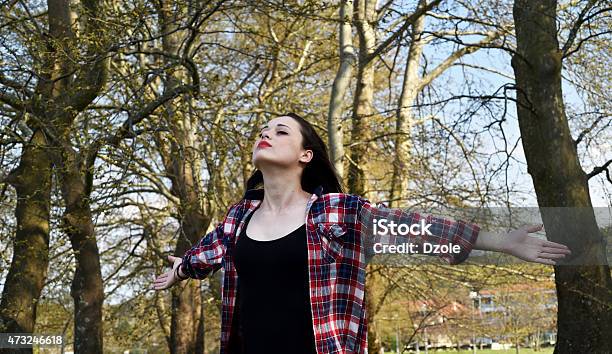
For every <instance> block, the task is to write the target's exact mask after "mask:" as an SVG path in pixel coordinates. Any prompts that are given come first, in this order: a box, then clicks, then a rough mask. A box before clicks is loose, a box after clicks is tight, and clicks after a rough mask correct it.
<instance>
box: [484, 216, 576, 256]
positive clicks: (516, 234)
mask: <svg viewBox="0 0 612 354" xmlns="http://www.w3.org/2000/svg"><path fill="white" fill-rule="evenodd" d="M543 228H544V225H542V224H540V225H532V226H523V227H520V228H518V229H516V230H513V231H510V232H509V233H507V234H503V233H492V232H487V231H481V232H480V234H479V235H478V238H477V239H476V244H475V245H474V249H479V250H485V251H495V252H502V253H507V254H509V255H512V256H515V257H517V258H520V259H522V260H524V261H528V262H534V263H542V264H549V265H555V264H556V262H555V259H561V258H563V257H565V256H566V255H568V254H571V253H572V252H571V251H570V249H569V248H568V247H567V246H566V245H563V244H561V243H556V242H552V241H548V240H543V239H540V238H537V237H533V236H529V233H532V232H538V231H540V230H542V229H543Z"/></svg>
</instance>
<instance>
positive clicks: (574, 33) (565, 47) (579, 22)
mask: <svg viewBox="0 0 612 354" xmlns="http://www.w3.org/2000/svg"><path fill="white" fill-rule="evenodd" d="M597 2H598V0H589V1H588V2H587V4H586V6H585V7H584V8H583V9H582V11H580V14H579V15H578V19H577V20H576V22H574V25H573V26H572V29H571V30H570V33H569V36H568V37H567V42H565V44H564V45H563V49H562V50H561V51H562V53H563V57H565V56H566V55H567V53H568V51H569V49H570V48H571V46H572V45H573V44H574V40H575V39H576V36H577V35H578V31H579V30H580V27H581V26H582V24H583V23H584V22H586V21H587V19H588V18H591V17H592V16H589V17H588V18H587V17H586V15H587V13H588V12H589V11H591V9H592V8H593V6H595V4H596V3H597Z"/></svg>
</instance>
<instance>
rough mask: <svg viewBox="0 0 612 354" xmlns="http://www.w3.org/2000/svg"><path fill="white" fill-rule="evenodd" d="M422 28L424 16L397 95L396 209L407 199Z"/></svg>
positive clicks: (418, 23) (412, 39)
mask: <svg viewBox="0 0 612 354" xmlns="http://www.w3.org/2000/svg"><path fill="white" fill-rule="evenodd" d="M425 5H426V2H425V0H419V5H418V7H419V8H422V7H424V6H425ZM424 28H425V15H421V16H419V17H418V19H417V20H416V21H415V23H414V25H413V26H412V32H411V34H410V48H409V49H408V60H407V62H406V69H405V71H404V82H403V85H402V93H401V94H400V98H399V102H398V107H397V117H396V125H395V134H396V135H395V142H394V144H395V155H394V159H393V175H392V177H391V193H390V196H389V200H390V206H392V207H399V206H401V201H402V200H405V199H407V198H406V195H407V192H408V178H409V176H408V171H409V170H410V167H409V161H410V160H411V159H410V152H411V147H412V139H411V137H410V135H411V131H412V120H413V111H412V105H413V103H414V101H415V100H416V97H417V95H418V93H419V86H420V84H419V81H420V80H419V66H420V63H421V55H423V47H424V46H425V43H423V41H422V40H421V36H422V35H423V29H424Z"/></svg>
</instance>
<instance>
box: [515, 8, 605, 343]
mask: <svg viewBox="0 0 612 354" xmlns="http://www.w3.org/2000/svg"><path fill="white" fill-rule="evenodd" d="M556 7H557V2H556V1H553V0H537V1H534V0H516V1H515V3H514V9H513V15H514V22H515V26H516V37H517V52H516V53H515V55H514V56H513V58H512V67H513V69H514V73H515V76H516V84H517V111H518V118H519V127H520V130H521V138H522V142H523V147H524V151H525V157H526V159H527V166H528V172H529V174H530V175H531V177H532V179H533V183H534V187H535V190H536V194H537V198H538V205H539V206H540V208H541V212H542V217H543V221H544V225H545V227H546V231H547V234H548V235H552V236H553V239H552V240H553V241H555V242H560V243H564V244H567V245H568V246H569V247H570V248H571V249H572V251H573V255H572V257H571V258H570V260H572V261H573V263H574V264H577V265H572V266H569V265H559V266H555V282H556V285H557V299H558V304H559V307H558V312H557V323H558V338H557V343H556V346H555V353H596V352H606V351H608V350H610V348H612V336H610V333H612V311H610V308H609V306H610V303H612V295H611V294H612V280H611V278H610V267H609V266H608V264H607V261H606V258H605V252H604V244H603V238H602V235H601V232H600V230H599V229H598V227H597V224H596V222H595V217H594V212H593V209H592V205H591V200H590V195H589V188H588V179H587V176H586V174H585V172H584V171H583V170H582V167H581V166H580V162H579V160H578V156H577V152H576V146H575V144H574V141H573V140H572V137H571V134H570V130H569V126H568V122H567V117H566V115H565V108H564V105H563V95H562V91H561V70H562V53H561V51H560V50H559V44H558V40H557V26H556ZM550 207H567V208H556V209H553V208H550ZM587 263H588V264H590V265H586V264H587Z"/></svg>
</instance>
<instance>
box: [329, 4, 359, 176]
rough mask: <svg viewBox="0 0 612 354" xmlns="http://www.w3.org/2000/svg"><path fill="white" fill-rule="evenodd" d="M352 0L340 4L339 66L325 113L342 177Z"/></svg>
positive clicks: (334, 159)
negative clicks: (344, 109)
mask: <svg viewBox="0 0 612 354" xmlns="http://www.w3.org/2000/svg"><path fill="white" fill-rule="evenodd" d="M352 14H353V1H352V0H342V1H341V4H340V31H339V32H340V40H339V45H340V67H339V68H338V72H337V73H336V77H335V78H334V84H333V86H332V91H331V97H330V100H329V112H328V115H327V132H328V133H327V134H328V145H329V154H330V158H331V160H332V163H333V164H334V167H335V168H336V171H337V172H338V175H339V176H340V177H341V178H342V177H343V176H344V145H343V144H344V132H343V127H342V120H341V119H342V108H343V102H344V96H345V94H346V91H347V90H348V87H349V84H350V81H351V73H352V71H353V63H354V62H355V50H354V49H353V39H352V35H351V32H352V21H351V16H352Z"/></svg>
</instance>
